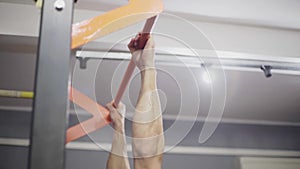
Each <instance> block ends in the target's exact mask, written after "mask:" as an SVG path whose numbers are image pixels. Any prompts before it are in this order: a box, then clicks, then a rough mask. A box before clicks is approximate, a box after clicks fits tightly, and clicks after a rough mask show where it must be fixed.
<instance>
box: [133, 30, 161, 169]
mask: <svg viewBox="0 0 300 169" xmlns="http://www.w3.org/2000/svg"><path fill="white" fill-rule="evenodd" d="M139 36H142V35H139ZM135 45H136V44H135V41H134V40H132V41H131V42H130V44H129V45H128V47H129V49H130V51H131V53H132V55H133V56H132V57H133V58H132V59H133V61H134V63H135V64H136V66H137V67H138V68H139V69H140V71H141V89H140V93H139V97H138V101H137V105H136V110H135V114H134V117H133V125H132V132H133V142H132V144H133V154H134V167H135V168H136V169H160V168H161V165H162V153H163V150H164V136H163V125H162V113H161V106H160V100H159V96H158V92H157V87H156V70H155V67H154V42H153V39H152V38H151V37H150V38H149V39H148V42H147V44H146V46H145V48H144V50H143V51H141V50H136V49H135V48H134V47H135Z"/></svg>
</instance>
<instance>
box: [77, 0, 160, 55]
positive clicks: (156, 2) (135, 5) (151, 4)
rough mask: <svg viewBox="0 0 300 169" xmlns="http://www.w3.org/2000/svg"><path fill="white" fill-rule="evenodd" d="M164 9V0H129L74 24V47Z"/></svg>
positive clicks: (147, 17) (154, 14)
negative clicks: (120, 5)
mask: <svg viewBox="0 0 300 169" xmlns="http://www.w3.org/2000/svg"><path fill="white" fill-rule="evenodd" d="M162 11H163V3H162V0H129V3H128V4H127V5H125V6H122V7H119V8H116V9H114V10H111V11H109V12H107V13H105V14H102V15H100V16H96V17H95V18H91V19H88V20H84V21H82V22H79V23H76V24H73V27H72V49H74V48H77V47H79V46H82V45H84V44H86V43H88V42H90V41H92V40H95V39H97V38H99V37H102V36H105V35H108V34H110V33H112V32H115V31H118V30H120V29H122V28H125V27H128V26H130V25H132V24H135V23H137V22H140V21H143V20H146V19H149V18H151V17H153V16H156V15H158V14H159V13H161V12H162Z"/></svg>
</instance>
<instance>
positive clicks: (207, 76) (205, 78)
mask: <svg viewBox="0 0 300 169" xmlns="http://www.w3.org/2000/svg"><path fill="white" fill-rule="evenodd" d="M202 79H203V81H204V82H205V83H207V84H211V82H212V80H211V76H210V74H209V73H208V72H207V71H206V70H204V71H203V73H202Z"/></svg>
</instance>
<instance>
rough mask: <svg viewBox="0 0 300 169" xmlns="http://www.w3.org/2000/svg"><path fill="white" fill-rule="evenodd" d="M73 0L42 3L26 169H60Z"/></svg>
mask: <svg viewBox="0 0 300 169" xmlns="http://www.w3.org/2000/svg"><path fill="white" fill-rule="evenodd" d="M72 18H73V0H44V2H43V7H42V12H41V22H40V35H39V46H38V57H37V62H36V77H35V88H34V92H35V98H34V105H33V115H32V126H31V138H30V140H31V142H30V152H29V168H30V169H63V168H64V156H65V153H64V149H65V133H66V127H67V120H68V119H67V112H68V108H69V104H68V102H69V101H68V96H69V87H68V84H69V80H70V78H69V72H70V61H71V27H72Z"/></svg>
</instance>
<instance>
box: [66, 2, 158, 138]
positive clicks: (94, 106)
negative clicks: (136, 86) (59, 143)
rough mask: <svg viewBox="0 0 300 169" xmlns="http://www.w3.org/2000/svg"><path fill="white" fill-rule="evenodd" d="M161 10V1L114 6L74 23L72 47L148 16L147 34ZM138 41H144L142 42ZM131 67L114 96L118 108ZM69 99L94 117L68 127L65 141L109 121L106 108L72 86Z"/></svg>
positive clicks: (91, 130) (145, 28)
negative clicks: (99, 14) (112, 8)
mask: <svg viewBox="0 0 300 169" xmlns="http://www.w3.org/2000/svg"><path fill="white" fill-rule="evenodd" d="M162 9H163V4H162V1H161V0H152V1H150V0H149V1H143V0H131V1H130V2H129V4H128V5H126V6H123V7H120V8H117V9H115V10H112V11H110V12H108V13H105V14H103V15H101V16H98V17H95V18H92V19H90V20H87V21H83V22H81V23H78V24H75V25H74V26H73V35H72V48H76V47H78V46H81V45H83V44H86V43H87V42H89V41H92V40H94V39H96V38H99V37H101V36H104V35H107V34H109V33H111V32H114V31H117V30H119V29H121V28H124V27H126V26H129V25H131V24H134V23H136V22H138V21H141V20H144V19H147V18H149V19H147V21H146V24H145V26H144V29H143V31H142V33H150V32H151V30H152V27H153V25H154V23H155V20H156V15H157V14H158V13H160V12H161V11H162ZM129 15H130V17H128V18H124V16H129ZM121 18H122V22H118V19H121ZM140 43H143V44H145V42H140ZM134 68H135V65H134V63H133V62H132V61H130V62H129V65H128V67H127V70H126V72H125V74H124V77H123V79H122V83H121V85H120V88H119V90H118V92H117V95H116V98H115V99H114V100H115V101H114V106H115V107H117V105H118V104H119V102H120V100H121V98H122V96H123V94H124V92H125V89H126V88H127V85H128V83H129V81H130V78H131V75H132V73H133V71H134ZM70 100H71V101H73V102H74V103H75V104H77V105H79V106H80V107H81V108H83V109H85V110H87V112H89V113H91V114H92V115H93V117H92V118H90V119H88V120H86V121H84V122H81V123H79V124H77V125H75V126H72V127H70V128H69V129H68V130H67V136H66V137H67V139H66V143H68V142H71V141H73V140H76V139H78V138H80V137H82V136H84V135H86V134H88V133H91V132H93V131H95V130H97V129H100V128H102V127H104V126H105V125H107V124H109V123H110V122H111V121H110V118H109V112H108V110H107V109H106V108H104V107H103V106H101V105H99V104H98V103H97V102H95V101H93V100H92V99H90V98H89V97H87V96H86V95H84V94H83V93H81V92H79V91H78V90H76V89H75V88H72V87H71V94H70Z"/></svg>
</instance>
